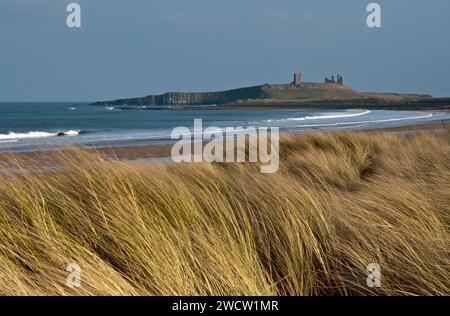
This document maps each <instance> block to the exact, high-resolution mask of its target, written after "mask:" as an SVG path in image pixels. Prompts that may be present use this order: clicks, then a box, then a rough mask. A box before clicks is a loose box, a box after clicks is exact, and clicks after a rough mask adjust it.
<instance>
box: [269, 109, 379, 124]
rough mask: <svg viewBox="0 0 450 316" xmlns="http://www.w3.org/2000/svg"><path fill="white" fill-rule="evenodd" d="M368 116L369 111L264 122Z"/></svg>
mask: <svg viewBox="0 0 450 316" xmlns="http://www.w3.org/2000/svg"><path fill="white" fill-rule="evenodd" d="M367 114H370V111H369V110H366V111H363V112H357V113H350V114H330V115H314V116H303V117H289V118H287V119H281V120H267V121H266V122H286V121H308V120H326V119H334V118H346V117H355V116H362V115H367Z"/></svg>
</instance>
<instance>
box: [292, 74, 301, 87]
mask: <svg viewBox="0 0 450 316" xmlns="http://www.w3.org/2000/svg"><path fill="white" fill-rule="evenodd" d="M292 85H293V86H294V87H296V88H301V87H302V74H301V73H300V72H297V73H295V74H294V81H293V82H292Z"/></svg>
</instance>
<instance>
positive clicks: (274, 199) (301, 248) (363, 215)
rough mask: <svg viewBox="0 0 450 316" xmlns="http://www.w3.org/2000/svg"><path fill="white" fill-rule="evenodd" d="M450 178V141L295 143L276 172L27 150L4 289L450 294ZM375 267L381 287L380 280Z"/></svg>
mask: <svg viewBox="0 0 450 316" xmlns="http://www.w3.org/2000/svg"><path fill="white" fill-rule="evenodd" d="M43 164H44V165H48V166H53V167H54V166H59V167H58V168H56V169H55V170H48V169H46V168H44V169H42V168H43ZM13 167H14V168H13ZM449 179H450V137H449V134H448V132H442V133H435V134H432V133H428V134H418V135H414V136H393V135H390V136H389V135H382V134H378V135H377V134H364V133H342V132H333V133H327V134H311V135H291V136H285V137H283V138H282V140H281V164H280V171H279V172H278V173H276V174H272V175H267V174H261V173H260V172H259V168H258V166H256V165H254V164H188V165H186V164H184V165H183V164H182V165H175V164H172V163H148V164H145V163H139V164H137V163H125V162H120V161H114V160H112V159H107V158H104V157H101V156H100V155H95V154H92V153H88V152H86V151H83V150H73V151H70V152H65V153H62V154H61V153H60V154H55V156H54V157H53V159H52V160H47V161H45V162H44V163H42V162H40V163H39V164H36V165H34V163H33V162H32V161H25V162H24V161H18V160H14V157H11V160H10V161H9V166H8V167H7V168H3V170H1V173H0V284H1V285H0V294H2V295H371V294H376V295H413V294H417V295H449V294H450V285H449V280H450V259H449V214H450V212H449V210H450V181H449ZM72 262H75V263H77V264H79V265H80V266H81V268H82V272H81V287H80V288H76V289H71V288H69V287H67V286H66V285H65V282H66V278H67V276H68V274H69V272H67V271H66V270H65V269H66V267H67V265H68V264H70V263H72ZM372 262H374V263H378V264H380V266H381V268H382V280H381V282H382V287H381V288H369V287H367V285H366V277H367V272H366V267H367V265H368V264H369V263H372Z"/></svg>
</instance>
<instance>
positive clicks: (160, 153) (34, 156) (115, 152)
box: [0, 121, 450, 161]
mask: <svg viewBox="0 0 450 316" xmlns="http://www.w3.org/2000/svg"><path fill="white" fill-rule="evenodd" d="M449 128H450V121H443V122H437V123H430V124H417V125H407V126H401V127H391V128H378V129H367V130H359V131H357V132H358V133H368V132H369V133H403V132H405V133H411V132H426V131H439V130H445V129H449ZM310 133H324V131H311V132H310ZM291 134H296V133H291ZM75 147H76V146H75ZM171 149H172V144H155V145H142V146H125V147H103V148H95V149H92V148H89V149H87V150H88V151H90V152H95V153H98V154H100V155H103V156H106V157H108V158H114V159H118V160H132V161H134V160H149V161H151V160H152V159H159V158H166V157H170V153H171ZM65 150H67V149H61V151H63V152H64V151H65ZM53 154H54V151H32V152H15V153H5V152H4V153H0V160H9V159H10V158H11V157H12V156H14V157H15V158H16V159H23V160H29V159H31V160H33V161H42V160H45V159H46V158H48V157H49V156H51V155H53Z"/></svg>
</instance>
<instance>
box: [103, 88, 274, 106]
mask: <svg viewBox="0 0 450 316" xmlns="http://www.w3.org/2000/svg"><path fill="white" fill-rule="evenodd" d="M264 90H265V86H255V87H248V88H240V89H233V90H228V91H220V92H168V93H164V94H161V95H148V96H146V97H140V98H130V99H119V100H112V101H102V102H97V103H95V104H96V105H182V104H190V105H204V104H226V103H232V102H237V101H240V100H245V99H265V98H267V97H269V96H268V95H267V94H266V93H265V92H264Z"/></svg>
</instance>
